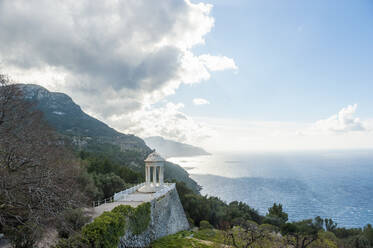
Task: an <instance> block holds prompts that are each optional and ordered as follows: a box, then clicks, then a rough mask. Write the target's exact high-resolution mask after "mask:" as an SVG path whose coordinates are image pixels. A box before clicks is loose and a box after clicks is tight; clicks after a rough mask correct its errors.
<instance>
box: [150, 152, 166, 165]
mask: <svg viewBox="0 0 373 248" xmlns="http://www.w3.org/2000/svg"><path fill="white" fill-rule="evenodd" d="M164 161H165V160H164V158H162V157H161V155H159V154H158V153H156V152H152V153H150V154H149V156H148V157H147V158H146V159H145V162H149V163H155V162H164Z"/></svg>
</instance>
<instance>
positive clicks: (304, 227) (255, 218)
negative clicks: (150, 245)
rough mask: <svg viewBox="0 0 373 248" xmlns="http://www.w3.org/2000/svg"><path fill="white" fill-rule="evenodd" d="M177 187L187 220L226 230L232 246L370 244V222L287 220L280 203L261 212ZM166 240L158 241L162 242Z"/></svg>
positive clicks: (303, 247)
mask: <svg viewBox="0 0 373 248" xmlns="http://www.w3.org/2000/svg"><path fill="white" fill-rule="evenodd" d="M176 187H177V191H178V193H179V196H180V200H181V203H182V205H183V207H184V210H185V213H186V215H187V217H188V219H189V220H190V222H192V224H193V225H196V226H200V228H201V229H208V228H209V226H210V224H211V225H212V226H213V227H215V228H218V229H220V230H225V235H226V237H225V244H228V245H232V246H234V247H257V245H259V243H260V244H261V245H262V246H259V247H266V245H268V247H273V245H274V244H275V243H276V246H277V245H278V247H287V246H291V247H295V248H306V247H326V248H336V247H342V248H361V247H363V248H369V247H373V228H372V226H371V225H367V226H365V227H364V228H363V229H361V228H338V227H337V224H336V223H335V222H334V221H333V220H331V219H322V218H320V217H316V218H315V219H307V220H302V221H296V222H288V214H287V213H285V212H284V210H283V207H282V205H281V204H277V203H274V204H273V206H272V207H270V208H269V209H268V213H267V214H266V215H265V216H262V215H260V214H259V213H258V212H257V211H256V210H255V209H252V208H251V207H249V206H248V205H247V204H245V203H243V202H237V201H234V202H231V203H229V204H227V203H225V202H224V201H222V200H220V199H219V198H217V197H207V196H201V195H199V194H195V193H193V191H192V190H190V189H189V188H188V187H186V185H185V184H184V183H182V182H177V183H176ZM273 233H278V234H281V235H282V237H283V238H278V236H273V235H272V234H273ZM175 237H178V239H179V238H180V236H175ZM165 240H166V239H165ZM165 240H163V241H162V242H160V243H157V244H163V243H164V242H165ZM172 242H173V241H172ZM176 243H177V242H176ZM156 247H157V246H156ZM170 247H178V246H170ZM180 247H181V246H180Z"/></svg>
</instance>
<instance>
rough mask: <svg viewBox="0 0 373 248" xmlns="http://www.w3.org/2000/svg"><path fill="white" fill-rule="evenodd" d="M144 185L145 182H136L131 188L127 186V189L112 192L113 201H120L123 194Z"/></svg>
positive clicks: (125, 194)
mask: <svg viewBox="0 0 373 248" xmlns="http://www.w3.org/2000/svg"><path fill="white" fill-rule="evenodd" d="M144 185H145V183H140V184H138V185H136V186H134V187H132V188H129V189H126V190H123V191H121V192H118V193H115V194H114V201H120V199H121V198H124V197H125V196H127V195H129V194H132V193H134V192H136V191H137V190H138V189H139V188H141V187H142V186H144Z"/></svg>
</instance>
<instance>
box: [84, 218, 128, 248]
mask: <svg viewBox="0 0 373 248" xmlns="http://www.w3.org/2000/svg"><path fill="white" fill-rule="evenodd" d="M124 231H125V217H124V216H123V215H121V214H119V213H115V212H104V213H103V214H102V215H101V216H99V217H97V218H96V219H95V220H94V221H93V222H92V223H90V224H88V225H86V226H84V227H83V230H82V234H83V238H85V239H86V240H87V241H88V243H89V244H90V246H91V247H95V248H115V247H117V246H118V243H119V239H120V237H121V236H123V235H124Z"/></svg>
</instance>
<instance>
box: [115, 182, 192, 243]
mask: <svg viewBox="0 0 373 248" xmlns="http://www.w3.org/2000/svg"><path fill="white" fill-rule="evenodd" d="M157 193H158V192H157ZM150 216H151V217H150V218H151V220H150V224H149V227H148V228H147V229H146V230H145V231H144V232H143V233H141V234H140V235H133V234H132V233H131V232H130V231H129V232H127V233H126V234H125V236H124V237H122V238H121V239H120V244H119V246H118V247H119V248H128V247H147V246H148V245H149V244H150V243H151V242H152V241H154V240H156V239H159V238H161V237H164V236H167V235H171V234H174V233H176V232H179V231H182V230H187V229H189V223H188V220H187V218H186V216H185V212H184V209H183V206H182V205H181V202H180V199H179V195H178V193H177V191H176V187H175V184H171V185H170V187H169V189H168V191H164V192H159V194H154V198H153V200H151V215H150Z"/></svg>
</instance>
